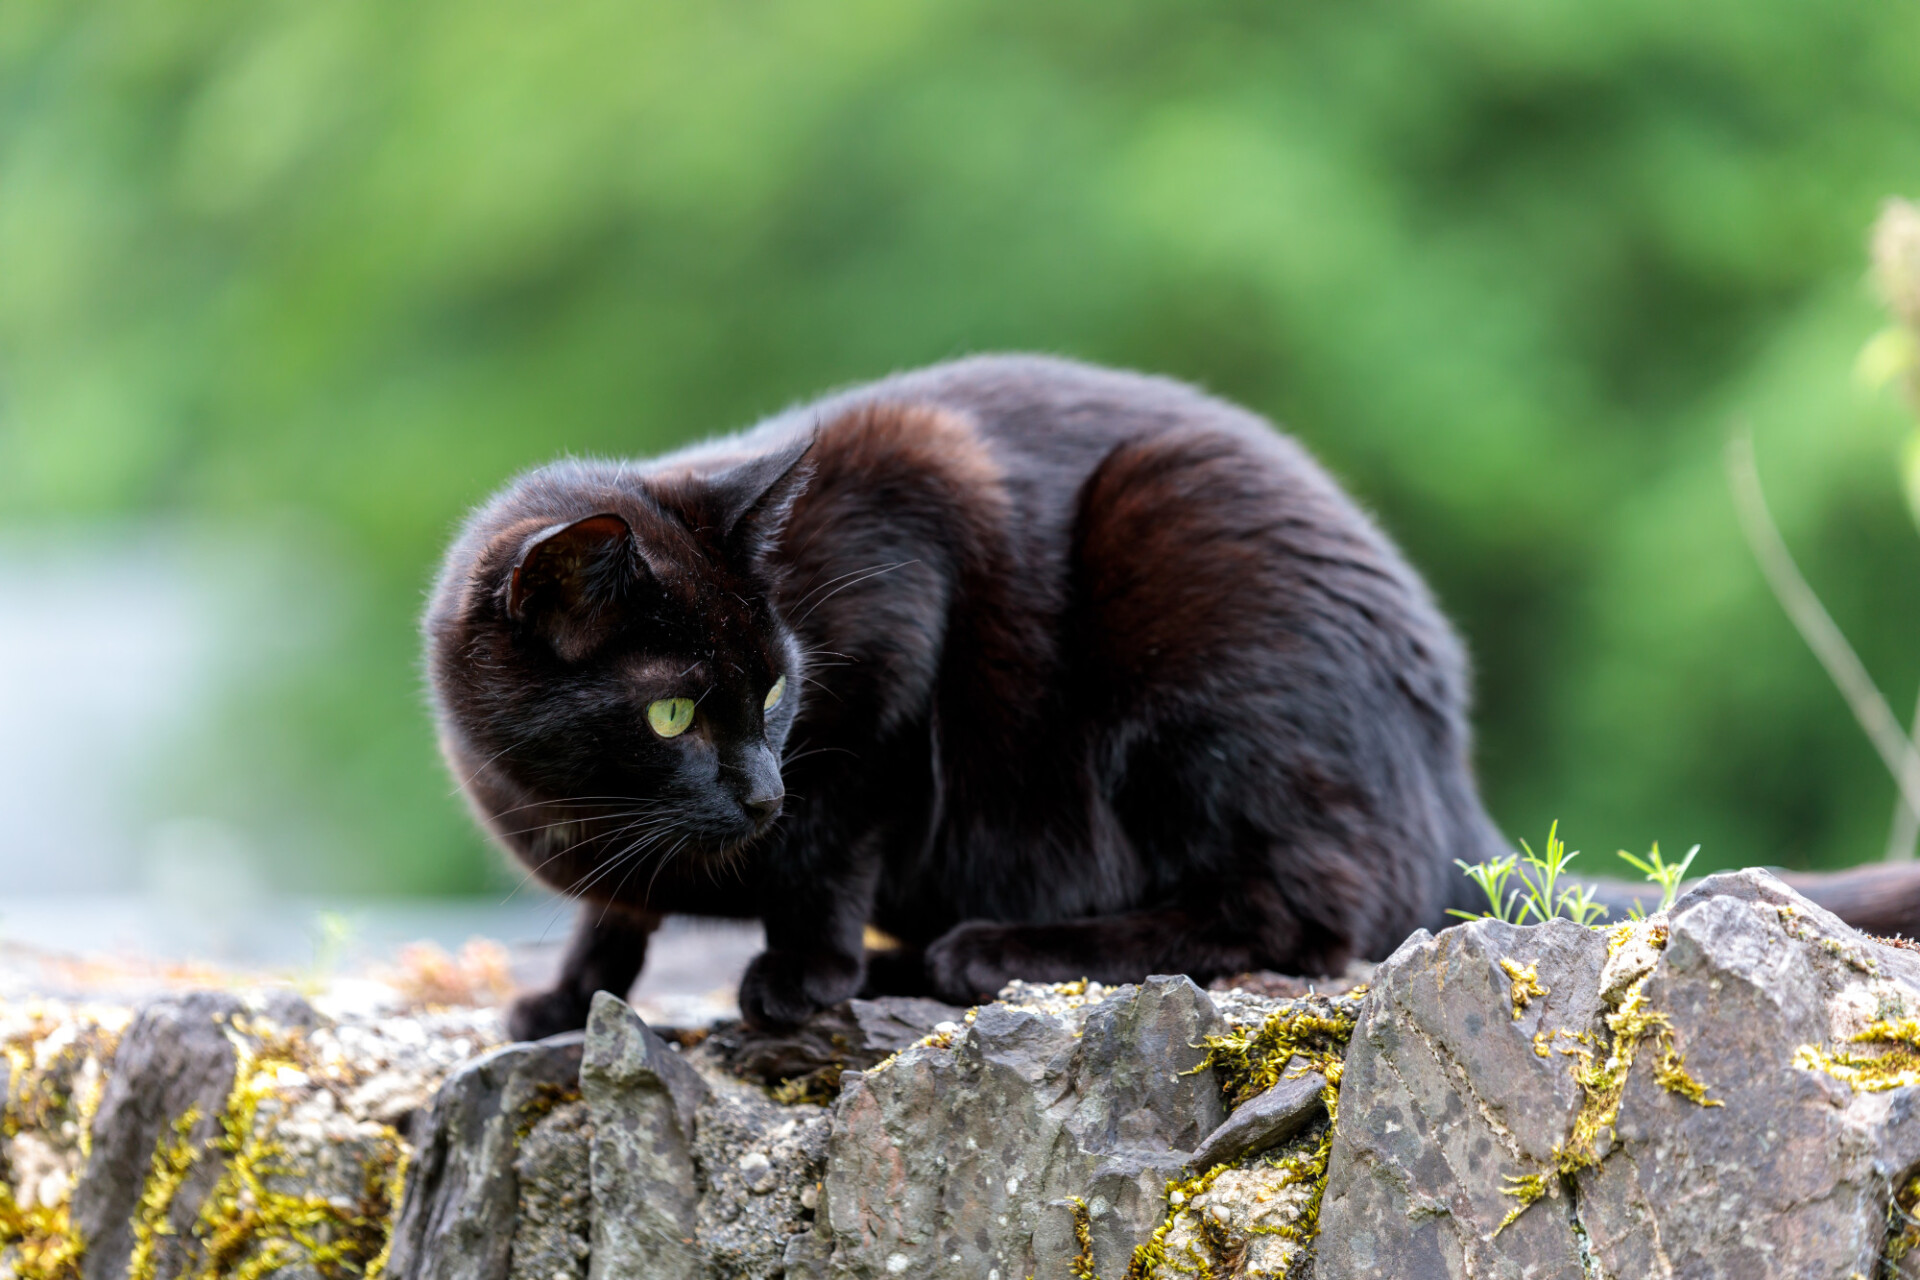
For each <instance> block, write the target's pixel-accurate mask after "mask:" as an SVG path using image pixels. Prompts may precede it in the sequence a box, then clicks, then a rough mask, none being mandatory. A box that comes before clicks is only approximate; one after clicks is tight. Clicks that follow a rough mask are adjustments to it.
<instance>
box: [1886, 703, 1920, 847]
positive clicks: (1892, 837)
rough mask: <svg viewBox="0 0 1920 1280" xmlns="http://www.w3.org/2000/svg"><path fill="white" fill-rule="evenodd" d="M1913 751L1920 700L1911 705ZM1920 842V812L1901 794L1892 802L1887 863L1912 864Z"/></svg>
mask: <svg viewBox="0 0 1920 1280" xmlns="http://www.w3.org/2000/svg"><path fill="white" fill-rule="evenodd" d="M1912 742H1913V747H1914V750H1916V751H1920V699H1916V700H1915V701H1914V704H1913V734H1912ZM1916 840H1920V810H1916V809H1914V807H1913V806H1912V805H1910V804H1908V803H1907V797H1906V795H1905V794H1904V793H1903V794H1902V795H1901V796H1900V797H1899V798H1898V799H1896V800H1895V801H1894V802H1893V828H1892V830H1890V831H1889V832H1888V833H1887V856H1886V860H1887V861H1888V862H1912V861H1913V846H1914V842H1915V841H1916Z"/></svg>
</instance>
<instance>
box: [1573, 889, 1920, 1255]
mask: <svg viewBox="0 0 1920 1280" xmlns="http://www.w3.org/2000/svg"><path fill="white" fill-rule="evenodd" d="M1670 918H1671V924H1670V927H1669V940H1668V942H1667V945H1666V948H1665V951H1664V954H1663V956H1662V958H1661V961H1660V963H1659V965H1658V966H1657V967H1656V968H1655V969H1654V971H1653V974H1652V976H1651V977H1650V978H1649V980H1648V981H1647V984H1646V989H1645V990H1646V997H1647V1002H1648V1004H1649V1005H1650V1006H1651V1007H1653V1008H1655V1009H1659V1010H1661V1011H1663V1012H1664V1013H1666V1014H1667V1015H1668V1016H1669V1017H1670V1018H1671V1019H1672V1022H1673V1028H1674V1039H1675V1042H1676V1045H1677V1047H1678V1048H1679V1050H1680V1051H1681V1052H1683V1053H1684V1054H1685V1055H1686V1067H1687V1070H1688V1071H1689V1072H1691V1073H1692V1074H1693V1075H1694V1076H1695V1077H1696V1078H1697V1079H1698V1080H1699V1081H1701V1082H1702V1083H1703V1084H1704V1085H1705V1086H1706V1087H1707V1091H1708V1094H1709V1096H1710V1097H1712V1098H1713V1099H1715V1100H1717V1101H1719V1102H1721V1103H1723V1104H1724V1105H1722V1106H1719V1107H1711V1108H1703V1107H1700V1106H1697V1105H1695V1104H1693V1103H1691V1102H1689V1101H1687V1100H1685V1099H1683V1098H1680V1097H1678V1096H1676V1095H1674V1094H1671V1093H1668V1092H1666V1091H1665V1090H1663V1089H1662V1088H1661V1087H1660V1086H1659V1085H1658V1084H1657V1083H1656V1082H1655V1081H1654V1079H1653V1073H1652V1070H1651V1063H1650V1062H1649V1061H1646V1060H1645V1059H1646V1058H1647V1057H1648V1056H1649V1055H1645V1054H1643V1055H1642V1060H1640V1061H1636V1062H1635V1064H1634V1069H1633V1072H1632V1074H1631V1075H1630V1076H1629V1077H1628V1081H1627V1087H1626V1094H1625V1097H1624V1100H1623V1101H1622V1104H1621V1107H1620V1121H1619V1124H1618V1126H1617V1129H1616V1132H1617V1136H1618V1142H1617V1144H1616V1145H1615V1146H1614V1148H1613V1149H1612V1151H1611V1152H1610V1153H1609V1154H1608V1156H1607V1158H1606V1160H1605V1162H1604V1163H1603V1164H1602V1165H1601V1166H1600V1168H1599V1169H1597V1170H1590V1171H1588V1172H1585V1173H1583V1174H1581V1175H1580V1179H1579V1206H1580V1218H1581V1221H1582V1222H1584V1223H1585V1224H1586V1229H1587V1231H1588V1233H1589V1235H1590V1237H1591V1239H1592V1247H1593V1252H1594V1256H1595V1258H1596V1259H1597V1260H1598V1261H1599V1262H1600V1264H1601V1265H1602V1266H1603V1267H1604V1268H1605V1270H1606V1272H1607V1274H1608V1275H1621V1276H1627V1275H1669V1274H1670V1275H1683V1276H1688V1277H1694V1276H1698V1277H1702V1278H1703V1280H1707V1278H1714V1277H1737V1278H1740V1280H1747V1278H1749V1277H1753V1276H1758V1275H1766V1276H1793V1277H1809V1278H1811V1277H1822V1278H1825V1277H1831V1278H1832V1280H1846V1278H1847V1277H1850V1276H1854V1275H1862V1276H1872V1275H1874V1274H1875V1265H1876V1260H1877V1258H1878V1256H1879V1254H1880V1250H1881V1247H1882V1243H1883V1240H1884V1236H1885V1229H1886V1210H1887V1200H1888V1197H1889V1195H1890V1193H1891V1191H1892V1186H1893V1182H1894V1180H1895V1179H1901V1178H1904V1177H1905V1176H1909V1175H1910V1171H1911V1170H1912V1168H1913V1166H1914V1165H1915V1164H1916V1163H1920V1116H1916V1115H1915V1108H1916V1102H1920V1097H1917V1096H1916V1095H1917V1094H1920V1090H1916V1089H1914V1088H1911V1087H1908V1088H1896V1089H1890V1090H1885V1091H1864V1092H1856V1091H1855V1090H1853V1089H1852V1088H1851V1087H1850V1086H1848V1085H1847V1084H1845V1083H1843V1082H1841V1081H1839V1080H1836V1079H1834V1078H1833V1076H1831V1075H1829V1074H1828V1073H1826V1072H1824V1071H1821V1070H1818V1069H1810V1068H1809V1067H1808V1066H1806V1065H1802V1064H1801V1062H1800V1061H1797V1059H1799V1058H1800V1057H1801V1047H1802V1046H1813V1047H1819V1048H1823V1049H1827V1050H1831V1049H1834V1048H1852V1049H1854V1050H1856V1051H1858V1050H1859V1048H1860V1046H1849V1045H1847V1044H1846V1043H1845V1042H1846V1038H1847V1037H1848V1036H1850V1035H1851V1034H1853V1033H1855V1032H1857V1031H1858V1030H1859V1029H1861V1028H1862V1027H1864V1025H1865V1024H1866V1023H1867V1022H1870V1021H1875V1020H1881V1019H1902V1018H1913V1017H1920V955H1916V954H1914V953H1912V952H1909V951H1903V950H1899V949H1896V948H1893V947H1887V946H1882V945H1879V944H1878V943H1876V942H1874V941H1872V940H1871V939H1869V938H1867V937H1865V936H1863V935H1862V934H1860V933H1857V932H1855V931H1854V930H1853V929H1851V928H1849V927H1847V926H1846V925H1845V924H1843V923H1842V922H1841V921H1840V920H1839V919H1838V918H1837V917H1834V916H1832V915H1829V914H1828V913H1827V912H1825V911H1822V910H1821V909H1820V908H1818V907H1816V906H1814V905H1813V904H1812V903H1810V902H1808V901H1807V900H1806V899H1805V898H1802V897H1800V896H1799V895H1798V894H1796V893H1794V892H1793V891H1792V890H1791V889H1789V888H1787V887H1786V885H1784V884H1782V883H1781V882H1780V881H1779V880H1777V879H1775V878H1774V877H1773V876H1771V875H1769V874H1767V873H1766V872H1764V871H1744V872H1739V873H1737V874H1733V875H1720V876H1713V877H1711V878H1709V879H1708V880H1706V881H1704V882H1703V883H1702V884H1701V885H1700V886H1699V887H1698V888H1697V889H1695V890H1694V891H1693V892H1692V893H1689V894H1688V895H1687V896H1686V897H1685V898H1683V899H1682V900H1681V901H1679V902H1677V903H1675V904H1674V907H1673V910H1672V912H1671V913H1670Z"/></svg>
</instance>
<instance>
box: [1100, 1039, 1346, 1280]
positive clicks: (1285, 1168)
mask: <svg viewBox="0 0 1920 1280" xmlns="http://www.w3.org/2000/svg"><path fill="white" fill-rule="evenodd" d="M1353 1028H1354V1018H1353V1015H1352V1014H1351V1013H1349V1012H1347V1011H1345V1010H1343V1009H1341V1008H1339V1007H1337V1006H1334V1005H1331V1004H1326V1003H1319V1004H1312V1005H1307V1006H1305V1007H1300V1006H1295V1007H1293V1008H1290V1009H1287V1010H1284V1011H1282V1012H1280V1013H1276V1014H1274V1015H1273V1016H1272V1017H1270V1018H1268V1019H1267V1020H1266V1021H1265V1022H1263V1023H1262V1024H1261V1025H1260V1026H1259V1027H1257V1028H1254V1029H1251V1030H1249V1029H1248V1028H1245V1027H1236V1028H1235V1029H1233V1030H1232V1031H1230V1032H1228V1033H1227V1034H1225V1035H1220V1036H1209V1037H1207V1038H1206V1040H1205V1041H1204V1044H1205V1047H1206V1050H1207V1056H1206V1058H1205V1059H1203V1060H1202V1062H1201V1063H1200V1065H1199V1066H1198V1067H1195V1068H1194V1071H1196V1072H1197V1071H1204V1070H1206V1069H1208V1068H1209V1067H1212V1068H1215V1069H1217V1070H1218V1071H1219V1073H1220V1078H1221V1085H1222V1088H1223V1090H1224V1091H1225V1092H1226V1095H1227V1097H1228V1099H1229V1101H1230V1102H1231V1103H1232V1104H1233V1105H1235V1106H1237V1105H1239V1104H1240V1103H1242V1102H1245V1101H1246V1100H1248V1099H1249V1098H1252V1097H1254V1096H1255V1095H1257V1094H1260V1093H1263V1092H1265V1091H1266V1090H1267V1089H1270V1088H1272V1087H1273V1086H1274V1085H1276V1084H1278V1083H1279V1082H1280V1080H1281V1079H1282V1077H1283V1076H1286V1075H1288V1074H1289V1064H1295V1065H1293V1067H1292V1071H1291V1075H1292V1076H1294V1077H1298V1076H1302V1075H1305V1074H1307V1073H1309V1072H1319V1073H1320V1074H1321V1075H1322V1076H1324V1077H1325V1078H1326V1084H1325V1085H1324V1086H1323V1087H1322V1089H1321V1100H1322V1102H1323V1103H1324V1104H1325V1106H1326V1110H1327V1118H1326V1119H1325V1120H1323V1121H1320V1122H1318V1123H1317V1125H1316V1127H1315V1128H1314V1129H1311V1130H1309V1131H1308V1133H1307V1134H1306V1135H1305V1136H1304V1137H1303V1138H1302V1139H1298V1140H1296V1142H1295V1143H1294V1144H1293V1148H1292V1150H1290V1151H1289V1152H1288V1153H1287V1154H1285V1155H1281V1156H1279V1157H1277V1158H1275V1157H1265V1158H1257V1159H1256V1160H1253V1161H1240V1162H1237V1163H1229V1164H1220V1165H1215V1166H1214V1167H1213V1168H1211V1169H1207V1170H1204V1171H1202V1172H1201V1173H1199V1174H1197V1175H1196V1176H1194V1177H1191V1178H1188V1179H1185V1180H1183V1181H1175V1182H1170V1183H1168V1184H1167V1215H1166V1217H1165V1218H1164V1219H1163V1220H1162V1221H1161V1223H1160V1225H1159V1226H1158V1227H1156V1228H1155V1229H1154V1232H1153V1234H1152V1235H1151V1236H1149V1237H1148V1238H1147V1240H1146V1241H1145V1242H1144V1243H1142V1244H1141V1245H1139V1246H1138V1247H1137V1248H1135V1250H1134V1252H1133V1258H1132V1260H1131V1262H1130V1263H1129V1264H1128V1267H1127V1273H1126V1280H1160V1278H1161V1277H1164V1276H1166V1275H1167V1274H1168V1273H1178V1274H1181V1275H1189V1276H1198V1277H1202V1280H1207V1278H1210V1277H1212V1276H1214V1275H1215V1274H1239V1271H1238V1270H1235V1269H1234V1268H1235V1265H1236V1264H1234V1263H1233V1262H1232V1261H1231V1259H1232V1258H1234V1257H1235V1256H1237V1255H1238V1254H1239V1253H1240V1251H1241V1250H1243V1249H1244V1247H1245V1245H1246V1239H1245V1237H1250V1236H1253V1235H1264V1236H1278V1237H1280V1238H1281V1239H1283V1240H1286V1241H1287V1242H1288V1243H1290V1244H1292V1245H1295V1246H1298V1249H1296V1251H1295V1252H1294V1253H1292V1254H1291V1255H1290V1256H1289V1261H1288V1262H1286V1263H1285V1264H1283V1266H1282V1269H1281V1270H1279V1271H1275V1272H1270V1273H1263V1274H1268V1275H1271V1276H1272V1277H1273V1280H1283V1278H1284V1276H1285V1275H1286V1274H1287V1272H1288V1271H1290V1270H1291V1269H1292V1267H1293V1264H1294V1262H1296V1261H1297V1260H1298V1259H1299V1257H1301V1256H1302V1254H1301V1252H1300V1251H1299V1250H1302V1249H1304V1248H1305V1246H1306V1245H1307V1244H1309V1243H1310V1242H1311V1241H1312V1240H1313V1238H1314V1236H1315V1235H1316V1234H1317V1233H1318V1232H1319V1229H1320V1202H1321V1199H1322V1197H1323V1196H1324V1194H1325V1192H1326V1184H1327V1161H1328V1158H1329V1157H1330V1156H1331V1155H1332V1153H1333V1127H1334V1120H1335V1118H1336V1117H1337V1116H1338V1114H1339V1107H1340V1078H1341V1073H1342V1070H1343V1068H1344V1066H1345V1054H1346V1046H1347V1042H1348V1040H1349V1039H1350V1038H1351V1037H1352V1035H1353ZM1296 1059H1297V1060H1298V1061H1297V1063H1296ZM1253 1167H1258V1168H1260V1169H1261V1170H1262V1171H1263V1172H1265V1171H1268V1170H1271V1171H1272V1172H1273V1175H1274V1176H1273V1178H1272V1181H1271V1182H1270V1183H1269V1184H1267V1186H1266V1189H1265V1191H1264V1192H1263V1193H1262V1194H1263V1196H1264V1197H1266V1198H1271V1197H1272V1196H1273V1195H1274V1194H1276V1193H1278V1192H1279V1191H1281V1190H1284V1189H1285V1188H1287V1187H1292V1186H1302V1185H1304V1186H1305V1187H1306V1198H1305V1200H1304V1201H1303V1202H1302V1203H1301V1205H1300V1209H1299V1212H1298V1213H1297V1214H1296V1215H1295V1216H1294V1218H1293V1220H1292V1221H1291V1222H1286V1223H1278V1224H1272V1225H1258V1226H1256V1225H1248V1226H1246V1227H1245V1229H1244V1235H1243V1238H1241V1239H1239V1240H1235V1239H1233V1238H1232V1236H1233V1233H1232V1231H1231V1230H1230V1229H1229V1228H1228V1226H1227V1225H1226V1224H1225V1223H1223V1222H1222V1221H1220V1220H1219V1219H1218V1218H1216V1217H1214V1216H1212V1215H1208V1214H1200V1213H1197V1212H1195V1202H1196V1201H1197V1200H1198V1199H1199V1198H1200V1197H1202V1196H1204V1195H1206V1194H1207V1192H1208V1191H1209V1190H1210V1189H1211V1188H1212V1187H1213V1186H1214V1185H1215V1183H1216V1182H1217V1181H1218V1180H1219V1179H1220V1178H1221V1177H1223V1176H1225V1175H1226V1174H1228V1173H1229V1172H1233V1171H1236V1170H1243V1169H1247V1168H1253ZM1176 1235H1177V1236H1178V1237H1179V1238H1180V1243H1179V1245H1178V1246H1177V1247H1176V1246H1174V1245H1173V1244H1171V1243H1170V1241H1172V1240H1173V1239H1174V1238H1175V1237H1176ZM1203 1244H1204V1246H1205V1248H1203V1247H1202V1245H1203ZM1216 1267H1219V1268H1225V1270H1223V1271H1220V1272H1216Z"/></svg>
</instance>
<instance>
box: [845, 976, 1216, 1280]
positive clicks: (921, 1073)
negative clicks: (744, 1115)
mask: <svg viewBox="0 0 1920 1280" xmlns="http://www.w3.org/2000/svg"><path fill="white" fill-rule="evenodd" d="M1226 1029H1227V1024H1226V1022H1225V1020H1224V1019H1222V1018H1221V1016H1220V1014H1219V1013H1218V1012H1217V1011H1216V1010H1215V1008H1214V1006H1213V1004H1212V1003H1211V1002H1210V1001H1209V1000H1208V998H1207V996H1206V994H1205V993H1204V992H1202V991H1201V990H1200V989H1199V988H1198V987H1196V986H1194V985H1193V983H1192V982H1190V981H1188V980H1187V979H1186V978H1149V979H1148V980H1147V982H1146V983H1145V984H1143V985H1141V986H1139V987H1131V986H1129V987H1121V988H1118V989H1117V990H1116V991H1115V992H1114V993H1113V994H1112V995H1111V996H1109V997H1107V998H1105V999H1103V1000H1101V1001H1100V1002H1099V1003H1098V1004H1093V1005H1082V1006H1079V1007H1069V1008H1065V1009H1062V1010H1059V1011H1055V1010H1053V1009H1049V1008H1034V1007H1028V1008H1022V1007H1020V1006H1019V1005H1017V1004H992V1005H986V1006H983V1007H981V1008H980V1009H979V1010H978V1011H977V1012H976V1013H975V1016H974V1018H973V1021H972V1022H971V1024H969V1025H965V1026H962V1027H960V1028H958V1029H957V1030H955V1031H954V1032H952V1033H951V1034H950V1035H949V1036H945V1037H936V1038H934V1039H933V1040H932V1042H930V1043H925V1044H921V1045H916V1046H915V1047H913V1048H909V1049H907V1050H905V1051H904V1052H902V1053H901V1054H900V1055H899V1056H898V1057H897V1058H896V1059H894V1060H893V1061H891V1062H889V1063H885V1064H883V1065H881V1066H878V1067H876V1068H875V1069H874V1070H872V1071H868V1072H864V1073H861V1074H859V1075H849V1076H848V1077H847V1080H848V1083H847V1086H846V1090H845V1092H844V1093H843V1094H842V1095H841V1098H840V1100H839V1102H838V1103H837V1104H836V1106H835V1108H834V1129H833V1136H832V1140H831V1143H830V1145H829V1149H828V1158H827V1174H826V1188H825V1191H826V1207H825V1209H824V1210H823V1211H822V1216H823V1217H824V1218H825V1219H826V1220H827V1224H828V1230H829V1232H830V1234H831V1236H832V1240H833V1245H834V1250H833V1253H832V1256H831V1259H830V1261H829V1262H828V1264H827V1268H826V1274H827V1275H829V1276H832V1277H836V1278H837V1280H838V1278H851V1277H859V1278H861V1280H867V1278H870V1277H872V1278H877V1277H883V1276H898V1275H901V1274H910V1275H913V1276H915V1277H930V1278H940V1277H953V1278H955V1280H961V1278H965V1280H980V1278H981V1277H987V1278H988V1280H993V1278H994V1277H1003V1278H1005V1280H1018V1277H1022V1276H1026V1275H1029V1274H1034V1273H1036V1269H1037V1268H1048V1269H1055V1270H1057V1269H1059V1268H1061V1267H1062V1266H1064V1265H1065V1264H1066V1263H1067V1262H1068V1261H1070V1260H1072V1259H1074V1258H1076V1257H1077V1256H1078V1255H1079V1254H1080V1252H1081V1250H1080V1246H1079V1244H1078V1243H1077V1241H1076V1235H1075V1230H1076V1218H1079V1224H1080V1225H1083V1226H1084V1228H1085V1229H1086V1231H1087V1232H1088V1237H1089V1244H1090V1255H1091V1256H1090V1258H1089V1259H1088V1261H1089V1262H1090V1264H1091V1266H1092V1267H1093V1268H1094V1269H1095V1270H1097V1271H1098V1272H1099V1273H1101V1274H1103V1275H1119V1274H1120V1273H1122V1272H1123V1271H1124V1270H1125V1269H1126V1267H1127V1263H1128V1260H1129V1258H1130V1256H1131V1254H1132V1252H1133V1248H1134V1245H1135V1244H1137V1243H1138V1242H1139V1241H1141V1240H1142V1239H1144V1238H1145V1237H1146V1236H1147V1234H1148V1233H1150V1232H1151V1231H1152V1230H1153V1228H1154V1226H1155V1225H1156V1224H1157V1223H1158V1221H1159V1220H1160V1218H1161V1217H1162V1215H1163V1213H1164V1211H1165V1192H1166V1185H1167V1182H1168V1181H1169V1180H1170V1179H1173V1178H1175V1177H1177V1176H1179V1174H1180V1172H1181V1170H1182V1168H1183V1167H1184V1165H1185V1164H1186V1160H1187V1153H1188V1152H1190V1151H1192V1150H1193V1148H1194V1147H1196V1146H1198V1145H1199V1143H1200V1140H1201V1139H1202V1138H1204V1137H1205V1136H1206V1135H1207V1134H1209V1133H1211V1132H1212V1131H1213V1130H1215V1129H1216V1128H1218V1127H1219V1124H1220V1122H1221V1120H1222V1119H1224V1106H1223V1104H1222V1102H1221V1097H1220V1086H1219V1082H1218V1081H1217V1079H1216V1078H1215V1077H1214V1074H1213V1072H1212V1071H1211V1070H1208V1071H1204V1072H1199V1073H1194V1074H1189V1073H1191V1072H1193V1068H1195V1067H1196V1066H1198V1065H1199V1064H1200V1063H1201V1062H1202V1060H1203V1058H1204V1051H1203V1050H1201V1049H1200V1048H1199V1047H1198V1045H1199V1043H1200V1041H1201V1038H1202V1037H1204V1036H1207V1035H1211V1034H1219V1033H1221V1032H1224V1031H1225V1030H1226ZM1076 1033H1078V1034H1076ZM1076 1199H1078V1200H1080V1201H1082V1202H1083V1203H1084V1209H1083V1210H1081V1211H1080V1212H1081V1213H1083V1214H1084V1217H1080V1214H1079V1213H1076V1207H1075V1203H1074V1202H1075V1200H1076ZM816 1257H817V1254H816ZM810 1265H811V1263H810Z"/></svg>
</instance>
